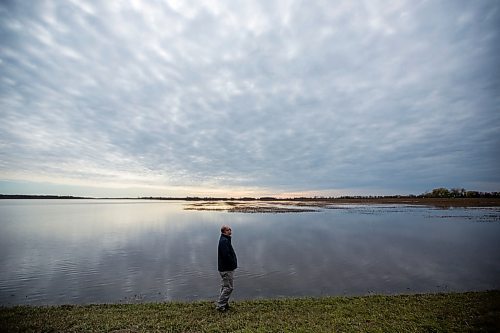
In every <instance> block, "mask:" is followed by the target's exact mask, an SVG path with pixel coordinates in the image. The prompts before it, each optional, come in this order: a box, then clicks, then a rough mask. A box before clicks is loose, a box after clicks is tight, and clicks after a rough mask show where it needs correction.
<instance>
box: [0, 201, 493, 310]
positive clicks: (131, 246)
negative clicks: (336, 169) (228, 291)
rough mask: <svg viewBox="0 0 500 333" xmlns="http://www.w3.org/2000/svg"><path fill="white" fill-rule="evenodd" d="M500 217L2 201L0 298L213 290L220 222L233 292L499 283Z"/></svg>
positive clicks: (288, 206)
mask: <svg viewBox="0 0 500 333" xmlns="http://www.w3.org/2000/svg"><path fill="white" fill-rule="evenodd" d="M249 212H252V213H253V214H248V213H249ZM499 222H500V207H496V206H493V207H449V206H448V207H436V206H422V205H414V204H412V203H407V204H401V203H398V204H395V203H383V204H370V205H366V204H360V203H352V202H351V203H337V204H332V203H324V204H322V203H318V202H316V203H315V202H303V203H300V202H282V201H280V202H237V201H227V202H222V201H221V202H185V201H176V202H172V201H154V200H148V201H141V200H2V201H0V304H2V305H13V304H66V303H69V304H88V303H103V302H113V303H115V302H116V303H118V302H125V303H127V302H143V301H165V300H201V299H215V298H216V297H217V295H218V291H219V290H218V289H219V277H218V273H217V270H216V268H217V263H216V251H217V241H218V237H219V232H220V230H219V228H220V225H221V224H224V223H225V224H230V225H231V226H232V227H233V246H234V248H235V250H236V253H237V255H238V262H239V266H240V267H239V268H238V269H237V271H236V274H235V291H234V294H233V296H234V298H235V299H255V298H269V297H295V296H322V295H364V294H374V293H376V294H394V293H420V292H440V291H469V290H487V289H498V288H500V263H499V261H498V254H500V242H498V239H500V223H499Z"/></svg>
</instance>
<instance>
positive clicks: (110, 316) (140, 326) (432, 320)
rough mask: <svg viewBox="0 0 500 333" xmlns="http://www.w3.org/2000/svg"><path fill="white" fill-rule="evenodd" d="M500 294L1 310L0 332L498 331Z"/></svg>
mask: <svg viewBox="0 0 500 333" xmlns="http://www.w3.org/2000/svg"><path fill="white" fill-rule="evenodd" d="M499 321H500V291H488V292H469V293H448V294H423V295H396V296H364V297H326V298H299V299H279V300H254V301H240V302H234V303H232V309H231V310H230V311H229V312H227V313H219V312H217V311H215V309H214V305H213V303H212V302H208V301H203V302H193V303H181V302H168V303H146V304H99V305H86V306H76V305H75V306H73V305H71V306H69V305H63V306H15V307H0V332H121V333H125V332H287V331H288V332H500V323H499Z"/></svg>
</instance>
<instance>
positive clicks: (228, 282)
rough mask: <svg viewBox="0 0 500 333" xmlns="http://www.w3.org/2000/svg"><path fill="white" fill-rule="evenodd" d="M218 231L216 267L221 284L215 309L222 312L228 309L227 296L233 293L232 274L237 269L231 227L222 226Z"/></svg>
mask: <svg viewBox="0 0 500 333" xmlns="http://www.w3.org/2000/svg"><path fill="white" fill-rule="evenodd" d="M220 231H221V235H220V239H219V248H218V251H217V252H218V260H217V266H218V270H219V274H220V276H221V278H222V283H221V290H220V296H219V300H218V301H217V307H216V309H217V310H219V311H221V312H224V311H227V310H228V309H229V303H228V302H229V296H231V293H232V292H233V273H234V270H235V269H236V267H238V262H237V259H236V253H234V250H233V246H232V245H231V235H232V233H233V232H232V230H231V227H230V226H228V225H223V226H222V227H221V228H220Z"/></svg>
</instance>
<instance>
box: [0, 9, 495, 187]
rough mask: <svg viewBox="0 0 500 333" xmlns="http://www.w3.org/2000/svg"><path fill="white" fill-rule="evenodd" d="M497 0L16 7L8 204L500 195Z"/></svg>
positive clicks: (3, 32)
mask: <svg viewBox="0 0 500 333" xmlns="http://www.w3.org/2000/svg"><path fill="white" fill-rule="evenodd" d="M499 54H500V2H499V1H496V0H477V1H458V0H449V1H444V0H443V1H415V0H408V1H373V0H367V1H351V0H349V1H260V2H259V1H226V2H223V1H214V2H212V1H198V0H197V1H193V2H189V1H138V0H137V1H97V0H96V1H77V0H74V1H29V0H26V1H2V2H0V193H24V194H26V193H33V194H70V195H89V196H106V195H108V196H142V195H165V196H175V195H181V196H184V195H234V196H243V195H251V196H261V195H303V194H305V195H340V194H407V193H414V194H419V193H422V192H424V191H427V190H431V189H433V188H435V187H440V186H444V187H465V188H466V189H470V190H481V191H499V190H500V172H499V171H500V70H499V68H500V56H499Z"/></svg>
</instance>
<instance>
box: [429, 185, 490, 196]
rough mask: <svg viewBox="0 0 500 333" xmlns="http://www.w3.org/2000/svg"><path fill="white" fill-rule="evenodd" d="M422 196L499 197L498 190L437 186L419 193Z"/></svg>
mask: <svg viewBox="0 0 500 333" xmlns="http://www.w3.org/2000/svg"><path fill="white" fill-rule="evenodd" d="M420 196H421V197H423V198H500V192H479V191H467V190H465V189H464V188H452V189H447V188H444V187H439V188H435V189H433V190H432V191H431V192H426V193H423V194H421V195H420Z"/></svg>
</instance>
